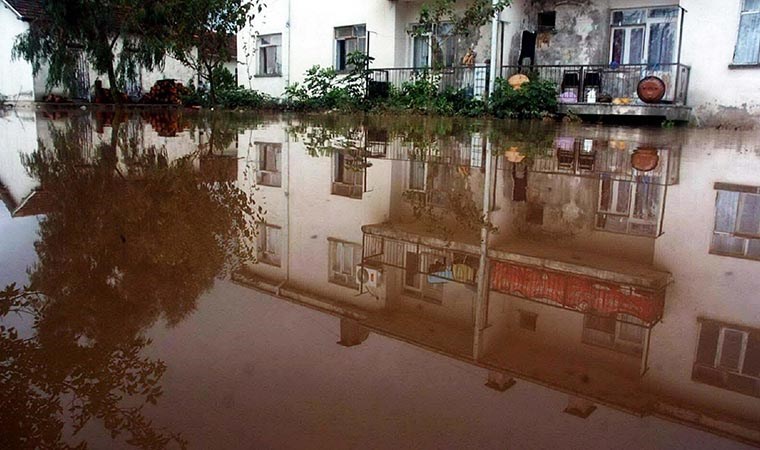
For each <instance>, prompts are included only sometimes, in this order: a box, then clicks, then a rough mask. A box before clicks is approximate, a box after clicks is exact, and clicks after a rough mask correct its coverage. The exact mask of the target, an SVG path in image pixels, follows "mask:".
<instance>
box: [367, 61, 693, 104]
mask: <svg viewBox="0 0 760 450" xmlns="http://www.w3.org/2000/svg"><path fill="white" fill-rule="evenodd" d="M690 70H691V69H690V67H689V66H686V65H684V64H621V65H617V66H613V65H609V64H583V65H581V64H578V65H533V66H502V67H501V68H500V70H499V73H498V76H499V77H501V78H504V79H508V78H509V77H511V76H512V75H515V74H518V73H521V74H524V75H527V76H528V78H531V79H536V78H538V79H543V80H550V81H552V82H554V83H555V84H556V85H557V89H558V92H557V94H558V95H560V94H564V95H563V96H562V97H563V98H562V101H565V102H578V103H584V102H587V101H589V92H590V91H591V90H592V89H593V90H595V91H596V96H597V98H598V97H599V96H600V95H601V94H606V95H609V96H610V97H612V98H619V99H627V100H622V102H635V101H636V100H638V96H637V94H636V88H637V87H638V84H639V82H640V81H641V80H642V79H643V78H645V77H648V76H656V77H658V78H660V79H661V80H662V81H663V82H664V83H665V88H666V89H665V96H664V97H663V99H662V101H661V103H663V104H672V105H685V104H686V93H687V91H688V87H689V74H690ZM489 77H490V68H489V66H488V65H484V64H481V65H475V66H457V67H446V68H441V69H432V68H411V67H401V68H379V69H372V70H371V71H370V77H369V93H370V95H387V93H388V91H389V90H390V89H391V88H394V89H401V88H402V87H403V86H404V83H408V82H414V81H417V80H428V81H431V82H433V83H435V84H436V85H437V86H438V89H439V91H442V90H444V89H447V88H453V89H465V90H466V91H467V92H468V93H469V94H470V95H472V96H474V97H475V98H484V97H486V96H487V95H488V86H489Z"/></svg>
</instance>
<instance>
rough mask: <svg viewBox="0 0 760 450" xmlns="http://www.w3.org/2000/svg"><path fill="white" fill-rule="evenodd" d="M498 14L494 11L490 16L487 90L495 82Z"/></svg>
mask: <svg viewBox="0 0 760 450" xmlns="http://www.w3.org/2000/svg"><path fill="white" fill-rule="evenodd" d="M497 2H498V0H493V5H496V3H497ZM499 15H500V13H498V12H497V13H494V15H493V17H492V18H491V64H490V66H489V70H490V74H489V75H490V76H491V78H490V81H489V83H488V92H493V88H494V86H495V84H496V73H497V72H496V69H497V67H496V61H497V57H496V56H497V53H498V52H497V50H498V46H499V45H498V44H499V40H498V35H499Z"/></svg>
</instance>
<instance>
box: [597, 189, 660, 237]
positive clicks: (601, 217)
mask: <svg viewBox="0 0 760 450" xmlns="http://www.w3.org/2000/svg"><path fill="white" fill-rule="evenodd" d="M655 181H656V180H654V179H652V178H650V177H645V176H636V177H634V180H633V181H627V180H615V179H612V178H611V177H610V176H609V175H607V174H605V175H602V178H601V180H600V181H599V203H598V205H597V215H596V227H597V228H598V229H601V230H605V231H612V232H616V233H626V234H639V235H646V236H656V235H657V234H658V233H659V231H660V230H659V225H660V209H661V205H662V203H663V200H664V195H665V189H664V187H663V186H662V185H659V184H657V183H656V182H655Z"/></svg>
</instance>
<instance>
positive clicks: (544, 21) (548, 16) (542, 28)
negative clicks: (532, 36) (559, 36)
mask: <svg viewBox="0 0 760 450" xmlns="http://www.w3.org/2000/svg"><path fill="white" fill-rule="evenodd" d="M556 23H557V12H556V11H543V12H540V13H538V31H539V32H546V31H554V28H555V26H556Z"/></svg>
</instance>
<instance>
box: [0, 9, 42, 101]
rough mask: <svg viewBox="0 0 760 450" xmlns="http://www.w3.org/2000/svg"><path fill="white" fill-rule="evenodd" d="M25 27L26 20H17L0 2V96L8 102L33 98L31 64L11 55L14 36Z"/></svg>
mask: <svg viewBox="0 0 760 450" xmlns="http://www.w3.org/2000/svg"><path fill="white" fill-rule="evenodd" d="M27 29H29V25H28V24H27V23H26V22H22V21H20V20H18V18H17V16H16V14H15V13H13V12H12V11H11V10H10V9H8V8H7V7H6V6H5V4H4V3H0V30H2V31H0V61H3V69H2V70H3V73H2V74H1V75H0V96H5V97H8V99H7V101H9V102H13V101H32V100H34V80H33V79H32V65H31V64H29V63H28V62H26V61H24V60H13V59H12V57H11V53H12V49H13V42H14V40H15V39H16V36H18V35H19V34H21V33H23V32H25V31H26V30H27Z"/></svg>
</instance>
